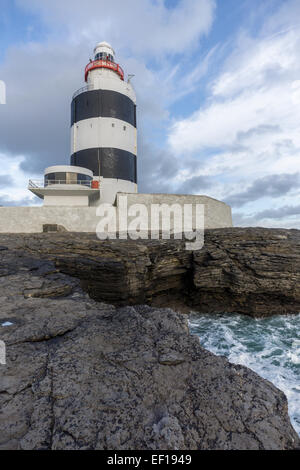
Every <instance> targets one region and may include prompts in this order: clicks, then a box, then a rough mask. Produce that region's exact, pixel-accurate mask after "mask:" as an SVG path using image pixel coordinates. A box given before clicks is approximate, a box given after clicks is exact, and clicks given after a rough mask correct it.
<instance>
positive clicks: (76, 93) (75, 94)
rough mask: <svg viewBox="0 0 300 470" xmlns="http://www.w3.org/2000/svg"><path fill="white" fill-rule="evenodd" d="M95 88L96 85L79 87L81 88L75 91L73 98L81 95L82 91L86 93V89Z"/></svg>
mask: <svg viewBox="0 0 300 470" xmlns="http://www.w3.org/2000/svg"><path fill="white" fill-rule="evenodd" d="M94 89H95V87H94V85H86V86H83V87H82V88H79V90H77V91H75V93H74V95H73V96H72V100H73V99H74V98H76V96H78V95H81V93H84V92H86V91H91V90H94Z"/></svg>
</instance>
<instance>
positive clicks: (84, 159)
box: [71, 147, 137, 183]
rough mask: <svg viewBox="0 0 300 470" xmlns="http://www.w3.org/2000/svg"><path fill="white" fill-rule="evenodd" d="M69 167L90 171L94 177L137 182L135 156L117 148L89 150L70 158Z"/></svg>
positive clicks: (81, 151)
mask: <svg viewBox="0 0 300 470" xmlns="http://www.w3.org/2000/svg"><path fill="white" fill-rule="evenodd" d="M71 165H75V166H81V167H84V168H88V169H89V170H92V171H93V173H94V175H95V176H99V167H100V174H101V176H103V177H104V178H114V179H122V180H127V181H131V182H132V183H136V182H137V167H136V155H134V154H133V153H130V152H126V150H121V149H117V148H103V147H102V148H100V147H99V148H91V149H86V150H80V151H79V152H75V153H73V155H72V156H71Z"/></svg>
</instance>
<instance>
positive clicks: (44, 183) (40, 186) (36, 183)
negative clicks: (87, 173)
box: [28, 180, 92, 189]
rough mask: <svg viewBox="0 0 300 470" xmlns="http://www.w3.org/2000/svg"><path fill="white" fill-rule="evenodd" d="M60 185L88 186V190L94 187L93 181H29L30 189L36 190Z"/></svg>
mask: <svg viewBox="0 0 300 470" xmlns="http://www.w3.org/2000/svg"><path fill="white" fill-rule="evenodd" d="M59 184H68V185H70V184H72V185H78V184H79V185H80V186H86V187H88V188H91V187H92V181H74V182H72V181H67V180H47V181H44V180H29V183H28V187H29V188H33V189H34V188H36V189H43V188H47V187H48V186H52V185H59Z"/></svg>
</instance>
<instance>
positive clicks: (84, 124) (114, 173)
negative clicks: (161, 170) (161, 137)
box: [71, 42, 137, 203]
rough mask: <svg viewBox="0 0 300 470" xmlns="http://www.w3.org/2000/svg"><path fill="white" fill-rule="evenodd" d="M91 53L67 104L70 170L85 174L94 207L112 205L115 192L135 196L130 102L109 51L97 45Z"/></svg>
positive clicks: (131, 95)
mask: <svg viewBox="0 0 300 470" xmlns="http://www.w3.org/2000/svg"><path fill="white" fill-rule="evenodd" d="M94 53H95V57H94V60H93V61H90V63H89V64H88V65H87V66H86V68H85V81H86V82H87V86H85V87H84V88H82V89H80V90H78V91H77V92H76V93H75V94H74V96H73V100H72V109H71V165H74V166H79V167H83V168H87V169H89V170H91V171H92V172H93V174H94V179H99V181H100V202H109V203H113V202H114V199H115V196H116V193H117V192H126V193H135V192H137V133H136V97H135V93H134V90H133V88H132V86H131V83H130V82H129V81H125V80H124V72H123V70H122V68H121V67H120V66H119V65H118V64H117V63H116V62H115V52H114V50H113V48H112V47H111V46H110V45H109V44H108V43H107V42H101V43H99V44H97V46H96V47H95V49H94Z"/></svg>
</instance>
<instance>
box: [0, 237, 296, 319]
mask: <svg viewBox="0 0 300 470" xmlns="http://www.w3.org/2000/svg"><path fill="white" fill-rule="evenodd" d="M0 246H2V247H3V248H6V251H8V252H9V254H5V259H6V260H7V259H8V258H7V257H8V256H9V257H10V260H11V261H10V266H6V265H4V266H1V265H0V274H1V271H2V272H3V273H4V274H5V272H11V271H12V270H13V266H14V264H16V263H18V259H19V257H20V256H25V255H27V256H29V257H30V256H33V257H36V258H38V259H41V258H44V259H47V260H51V261H53V262H54V263H55V269H56V270H57V271H58V272H60V273H65V274H68V275H70V276H73V277H75V278H77V279H78V280H79V281H80V285H81V287H82V289H83V290H85V291H86V292H88V294H89V295H90V296H91V297H92V298H93V299H94V300H97V301H100V302H107V303H110V304H114V305H117V306H126V305H137V304H148V305H152V306H159V307H165V306H167V307H170V306H172V307H174V308H175V309H176V310H182V311H190V310H191V309H193V310H195V311H198V312H202V313H211V312H213V313H216V312H224V311H225V312H233V313H244V314H247V315H252V316H255V317H261V316H267V315H273V314H287V313H298V312H299V311H300V230H284V229H264V228H247V229H242V228H228V229H216V230H207V231H206V232H205V245H204V247H203V248H202V250H200V251H195V252H191V251H187V250H186V249H185V242H184V241H180V240H177V241H174V240H142V241H132V240H116V241H113V240H111V241H109V240H108V241H100V240H98V239H97V238H96V236H95V234H72V233H68V232H65V233H44V234H31V235H15V234H11V235H3V234H2V235H0ZM4 252H5V250H4ZM0 253H1V251H0ZM3 256H4V255H3ZM9 270H10V271H9ZM47 282H48V281H47ZM47 282H46V283H45V284H44V287H43V289H44V290H45V293H46V291H47V289H50V290H51V289H52V287H51V285H52V286H53V282H52V280H50V281H49V282H50V284H49V283H48V284H47ZM67 284H68V281H67ZM32 289H33V290H32V291H31V292H28V293H27V294H28V295H33V296H34V295H35V291H34V289H35V287H33V288H32ZM38 289H39V288H38ZM62 289H63V290H64V289H68V287H67V285H66V286H65V287H63V288H62ZM54 294H55V292H53V295H54Z"/></svg>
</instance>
